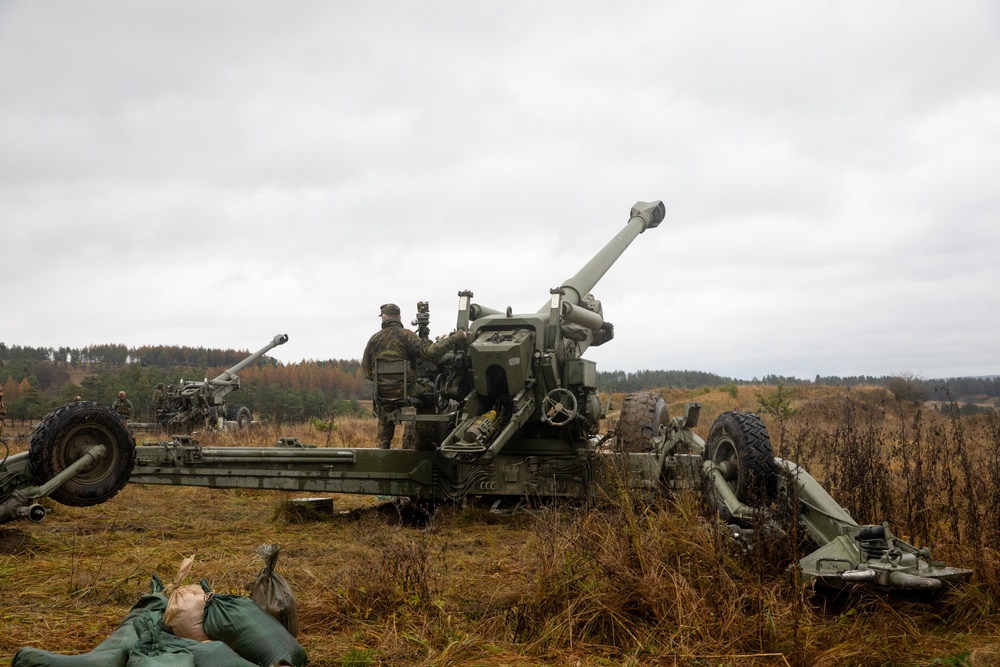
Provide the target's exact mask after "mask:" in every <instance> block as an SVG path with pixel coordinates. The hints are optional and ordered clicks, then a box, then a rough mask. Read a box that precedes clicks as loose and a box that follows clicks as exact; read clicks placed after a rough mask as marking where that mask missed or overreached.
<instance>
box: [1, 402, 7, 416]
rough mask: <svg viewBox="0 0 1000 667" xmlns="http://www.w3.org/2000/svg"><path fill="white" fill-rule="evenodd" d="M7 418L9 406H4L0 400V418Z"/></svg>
mask: <svg viewBox="0 0 1000 667" xmlns="http://www.w3.org/2000/svg"><path fill="white" fill-rule="evenodd" d="M6 416H7V406H6V405H4V402H3V399H2V398H0V417H6Z"/></svg>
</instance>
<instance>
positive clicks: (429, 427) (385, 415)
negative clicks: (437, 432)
mask: <svg viewBox="0 0 1000 667" xmlns="http://www.w3.org/2000/svg"><path fill="white" fill-rule="evenodd" d="M433 392H434V389H433V387H432V386H431V384H430V382H428V381H427V380H417V381H416V382H414V383H413V384H412V385H411V386H410V388H409V389H408V390H407V394H408V395H409V396H410V397H412V398H415V399H418V400H419V401H421V402H420V403H418V404H417V405H416V406H415V407H416V408H417V414H429V413H433V411H434V409H433V406H432V405H431V403H432V401H433V398H432V395H433ZM393 412H394V411H393V410H392V409H389V408H385V409H382V410H380V411H379V412H378V413H377V416H378V445H379V447H381V448H382V449H389V448H390V447H391V446H392V438H393V436H394V435H395V434H396V422H395V421H394V419H393ZM403 426H404V429H403V448H404V449H419V450H422V451H427V450H433V449H434V424H432V423H430V422H403Z"/></svg>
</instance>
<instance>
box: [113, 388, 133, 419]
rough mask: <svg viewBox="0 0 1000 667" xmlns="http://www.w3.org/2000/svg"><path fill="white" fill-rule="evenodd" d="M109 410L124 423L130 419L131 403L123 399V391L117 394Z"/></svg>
mask: <svg viewBox="0 0 1000 667" xmlns="http://www.w3.org/2000/svg"><path fill="white" fill-rule="evenodd" d="M111 409H112V410H114V411H115V412H117V413H118V416H119V417H121V418H122V419H124V420H125V421H128V420H130V419H132V401H130V400H128V399H127V398H125V392H124V391H120V392H118V400H117V401H115V402H114V403H112V404H111Z"/></svg>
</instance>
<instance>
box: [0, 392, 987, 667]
mask: <svg viewBox="0 0 1000 667" xmlns="http://www.w3.org/2000/svg"><path fill="white" fill-rule="evenodd" d="M760 391H766V390H762V389H760V388H757V389H754V388H746V387H741V388H740V389H739V391H738V392H737V396H735V397H733V396H731V395H730V394H729V393H727V392H723V391H707V392H705V391H702V392H674V391H669V392H664V393H665V395H666V398H667V400H668V403H669V404H670V407H671V414H679V413H680V411H681V408H680V406H681V405H682V404H683V402H685V401H687V400H700V401H702V402H703V404H704V405H705V407H704V409H703V413H702V414H703V415H706V417H707V418H706V419H705V420H704V422H703V423H702V424H701V425H699V427H698V429H697V430H698V431H699V433H700V434H701V435H702V436H704V435H705V434H706V433H707V430H708V428H709V427H710V425H711V423H710V422H711V419H712V418H714V416H715V415H717V414H718V413H720V412H722V411H725V410H730V409H737V408H740V409H748V408H749V409H752V408H754V407H755V405H756V393H757V392H760ZM793 407H795V408H798V413H797V414H795V415H792V416H789V417H788V418H787V419H786V420H784V423H782V424H778V423H776V422H775V419H774V418H770V417H769V418H766V419H765V421H766V422H767V423H768V426H769V428H770V429H771V431H772V434H774V433H777V432H778V430H779V427H780V428H781V429H782V430H783V432H784V434H785V435H784V438H783V440H782V442H780V443H776V447H777V449H778V450H779V452H778V453H779V455H781V456H784V457H786V458H790V459H795V460H798V461H800V462H801V463H802V464H803V465H804V466H805V467H806V468H807V469H809V470H810V471H811V472H813V474H814V475H816V477H817V478H818V479H819V480H820V481H821V482H823V483H824V485H826V486H827V488H829V489H830V490H831V492H833V495H834V497H836V498H838V500H840V501H841V502H842V503H843V504H845V506H847V507H848V509H849V510H850V511H851V512H852V513H853V514H854V516H856V517H857V518H858V519H859V520H862V521H869V520H871V521H881V520H882V519H888V520H890V521H891V522H892V525H893V528H894V530H895V531H896V532H897V533H898V534H900V535H901V536H903V537H904V538H909V539H911V541H915V542H918V543H920V544H921V545H922V544H930V545H931V546H932V547H935V556H937V557H940V558H942V559H945V560H947V561H948V562H949V563H950V564H955V565H965V566H972V567H975V568H976V569H977V581H976V582H974V583H973V584H972V585H968V586H964V587H962V588H959V589H955V590H952V591H949V592H948V593H946V594H944V595H943V596H941V597H940V598H938V599H937V600H935V601H933V602H932V603H928V602H927V601H926V600H921V599H910V598H902V597H887V596H883V595H878V594H874V593H852V594H847V593H845V594H841V595H839V596H829V597H819V596H813V595H809V594H807V593H806V592H805V591H796V590H794V589H792V588H791V587H789V586H788V585H786V584H785V583H784V579H783V576H782V575H783V572H782V571H781V568H780V566H778V565H776V564H775V562H774V560H773V559H774V558H777V559H779V560H780V559H781V558H784V559H785V560H786V561H787V560H788V559H789V558H791V554H790V553H789V549H790V547H788V546H787V545H771V547H772V548H770V549H758V550H757V551H756V552H755V555H754V554H751V555H746V554H741V553H738V552H736V551H733V550H732V549H731V548H730V546H729V545H728V543H727V542H726V541H725V540H724V539H723V535H722V532H721V531H720V526H718V525H717V524H715V523H713V522H711V521H708V520H706V519H705V518H704V514H703V512H702V501H701V499H700V498H699V497H698V496H697V494H694V493H691V494H682V495H679V496H677V497H674V498H660V499H656V500H654V501H653V502H649V501H648V499H642V498H636V497H633V496H631V495H630V494H628V493H625V492H623V491H621V490H615V489H608V491H607V497H606V498H605V500H604V502H602V503H601V506H600V507H599V508H597V509H595V510H592V511H590V512H581V511H579V510H571V509H565V508H560V507H550V508H547V509H546V510H544V511H541V512H539V513H537V514H533V515H528V516H518V517H501V516H497V515H493V514H490V513H488V512H485V511H483V510H481V509H478V508H475V507H469V508H456V507H445V508H443V509H440V510H439V511H438V512H437V514H436V515H435V516H434V518H433V520H432V521H431V522H430V523H429V524H428V525H427V526H426V527H424V528H419V529H418V528H412V527H406V526H402V525H399V522H398V520H396V519H395V517H394V515H393V513H392V512H388V511H385V509H386V508H385V507H384V506H383V507H381V508H380V505H379V503H378V501H377V500H376V499H374V498H371V497H363V496H336V497H335V501H334V502H335V511H334V513H332V514H327V515H322V514H317V515H311V516H308V517H304V518H303V517H300V516H296V515H294V514H292V513H289V512H287V511H285V510H283V509H282V501H283V500H285V499H287V498H288V497H289V494H285V493H281V492H270V491H267V492H265V491H234V490H211V489H198V488H183V487H178V488H170V487H159V486H156V487H152V486H151V487H141V486H128V487H126V488H125V490H124V491H123V492H122V493H120V494H119V495H118V496H117V497H116V498H114V499H113V500H111V501H109V502H108V503H105V504H104V505H100V506H97V507H92V508H79V509H77V508H70V507H63V506H55V511H54V512H53V513H52V514H51V515H50V517H49V518H48V519H46V521H44V522H43V523H41V524H17V525H16V526H13V527H11V526H8V527H6V528H0V545H7V546H8V547H9V548H8V550H10V551H13V553H0V601H2V606H0V656H11V655H13V653H14V652H15V651H16V650H17V649H18V648H20V647H22V646H26V645H32V646H37V647H39V648H44V649H47V650H52V651H59V652H65V653H76V652H84V651H87V650H89V649H90V648H92V647H93V646H95V645H96V644H98V643H99V642H100V641H102V640H103V639H104V638H105V637H107V635H108V634H109V633H110V632H111V631H112V630H114V628H115V627H117V624H118V622H119V621H120V620H121V619H122V618H123V617H124V616H125V614H126V612H127V611H128V609H129V607H130V606H131V605H132V603H134V602H135V601H136V600H137V599H138V597H139V596H140V595H141V594H142V593H143V592H145V591H146V590H147V589H148V586H149V581H150V576H151V575H152V574H153V573H156V574H158V575H159V576H160V577H161V578H163V579H170V578H172V577H173V575H174V573H175V572H176V568H177V567H178V565H179V564H180V561H181V560H182V559H183V558H184V557H185V556H187V555H190V554H196V557H197V559H196V561H195V566H194V570H193V578H196V579H200V578H205V579H207V580H208V582H209V583H210V584H211V585H212V586H213V587H214V588H215V589H216V590H218V591H222V592H244V593H245V592H248V590H249V587H250V586H251V584H252V582H253V580H254V578H255V577H256V575H257V573H258V572H259V570H260V569H261V567H262V564H261V562H260V560H259V558H258V556H256V554H255V553H254V548H255V547H257V546H258V545H259V544H261V543H264V542H274V543H277V544H279V545H281V549H282V551H281V557H280V559H279V561H278V568H277V569H278V572H279V573H281V574H282V575H283V576H285V577H286V578H287V579H288V581H289V582H290V583H291V585H292V588H293V590H294V591H295V593H296V595H297V597H298V602H299V616H300V626H301V630H300V641H301V642H302V644H303V646H304V647H305V648H306V650H307V652H308V653H309V656H310V664H312V665H321V666H326V665H538V664H546V665H574V666H575V665H580V666H583V667H586V666H591V665H594V666H596V665H889V664H923V665H932V664H938V665H991V664H1000V610H998V608H997V604H996V595H997V593H998V592H1000V591H998V588H997V585H998V582H1000V557H998V551H997V546H998V542H1000V520H998V519H997V518H996V517H995V516H994V512H993V509H992V508H993V507H996V506H997V503H996V501H997V500H998V497H997V496H998V494H1000V484H998V482H1000V461H998V452H1000V426H998V424H997V423H996V420H989V419H978V420H976V419H971V418H968V419H964V420H961V421H953V420H948V419H945V418H942V417H940V416H938V415H935V414H927V413H918V412H916V411H915V410H914V409H913V408H908V407H905V406H899V405H896V404H893V403H892V402H891V401H889V400H888V397H887V396H885V395H884V394H883V393H880V392H877V391H874V390H872V391H867V392H866V391H862V392H859V391H850V392H848V391H840V390H832V389H827V390H826V391H825V392H823V391H820V390H819V389H815V388H809V394H800V395H798V396H797V397H796V398H795V399H794V405H793ZM374 428H375V425H374V421H372V420H345V421H343V422H341V423H339V424H338V428H337V429H336V430H334V431H333V432H332V433H330V434H329V442H327V432H321V431H317V430H316V429H315V428H313V427H311V426H307V425H303V426H296V427H294V428H283V429H282V433H281V434H282V435H292V436H296V437H299V438H300V440H302V441H303V442H312V443H317V444H321V445H326V444H329V446H365V445H366V444H369V443H371V441H372V440H373V439H374ZM148 437H149V436H140V440H142V439H145V438H148ZM277 437H278V433H277V432H276V431H275V430H272V429H268V428H266V427H265V428H262V429H259V430H255V431H253V432H251V433H249V434H244V435H242V436H240V437H229V436H208V435H206V436H205V438H204V440H203V443H204V444H226V443H227V442H228V443H231V444H256V445H267V444H271V443H272V442H273V441H274V440H275V439H276V438H277ZM398 437H399V436H398V435H397V446H398ZM862 490H863V491H864V492H863V493H862V492H861V491H862ZM904 501H908V503H904ZM383 505H384V503H383ZM348 510H350V511H348Z"/></svg>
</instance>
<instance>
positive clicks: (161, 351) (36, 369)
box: [0, 342, 1000, 422]
mask: <svg viewBox="0 0 1000 667" xmlns="http://www.w3.org/2000/svg"><path fill="white" fill-rule="evenodd" d="M249 355H250V351H248V350H232V349H215V348H204V347H197V348H195V347H185V346H142V347H134V348H130V347H128V346H126V345H121V344H107V345H92V346H87V347H84V348H70V347H60V348H51V347H27V346H20V345H10V346H8V345H6V344H5V343H2V342H0V383H2V384H3V387H4V391H5V394H6V397H5V403H6V404H7V412H8V418H14V419H22V420H29V419H39V418H41V417H42V416H44V415H45V414H46V413H47V412H49V411H50V410H51V409H53V408H55V407H57V406H59V405H64V404H65V403H69V402H70V401H72V400H73V399H74V398H75V397H76V396H81V397H82V398H83V399H84V400H90V401H97V402H99V403H104V404H106V405H110V404H111V403H112V402H113V401H114V400H115V397H116V395H117V393H118V392H119V391H120V390H124V391H125V392H126V393H127V394H128V396H129V398H130V399H131V400H132V402H133V404H134V405H135V409H136V412H137V415H138V416H139V418H141V419H145V418H146V417H147V416H149V415H150V414H151V413H150V411H151V402H150V399H151V396H152V393H153V389H154V388H155V387H156V385H157V383H159V382H163V383H164V384H166V385H171V384H175V385H176V384H178V383H179V381H180V380H181V379H186V380H203V379H205V378H213V377H215V376H217V375H218V374H220V373H221V372H222V371H224V370H226V369H227V368H230V367H232V366H234V365H235V364H237V363H239V362H240V361H242V360H243V359H245V358H246V357H248V356H249ZM597 375H598V386H599V389H600V390H601V391H603V392H616V393H629V392H634V391H646V390H650V389H660V388H665V389H688V390H693V389H699V388H702V387H724V388H725V387H728V388H729V389H730V391H733V390H735V388H737V387H739V386H743V385H765V386H796V385H806V384H817V385H828V386H881V387H885V388H887V389H889V390H890V391H891V392H892V393H893V394H894V395H895V396H896V397H897V398H899V399H903V400H908V401H913V402H920V401H939V402H943V403H945V404H947V405H948V406H951V409H958V410H961V411H962V413H963V414H977V413H982V412H991V411H995V410H996V409H997V408H998V406H1000V377H997V376H989V377H965V378H947V379H924V378H919V377H916V376H913V375H907V374H901V375H895V376H878V377H876V376H868V375H861V376H852V377H837V376H829V377H821V376H818V375H817V376H816V377H815V378H814V379H812V380H806V379H800V378H795V377H787V376H781V375H765V376H764V377H762V378H756V377H755V378H752V379H749V380H746V379H737V378H729V377H725V376H721V375H717V374H714V373H707V372H703V371H691V370H657V371H654V370H642V371H636V372H625V371H598V374H597ZM239 377H240V382H241V388H240V392H239V398H238V400H234V401H233V402H238V403H241V404H245V405H247V406H248V407H250V409H251V410H252V411H253V412H254V414H258V415H262V416H264V417H265V418H266V419H269V420H272V421H285V422H299V421H308V420H311V419H329V418H331V417H336V416H344V415H361V414H364V413H365V409H364V408H363V407H362V404H361V403H360V401H366V400H368V399H369V398H370V396H371V383H370V382H369V381H368V380H367V379H365V377H364V375H363V374H362V372H361V362H360V361H359V360H357V359H329V360H325V361H315V360H303V361H301V362H298V363H290V364H285V363H281V362H279V361H277V360H275V359H273V358H271V357H267V356H265V357H263V358H262V359H260V360H258V361H257V362H256V363H255V364H252V365H251V366H248V367H247V368H245V369H243V370H242V371H240V373H239ZM234 398H235V396H234Z"/></svg>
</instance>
